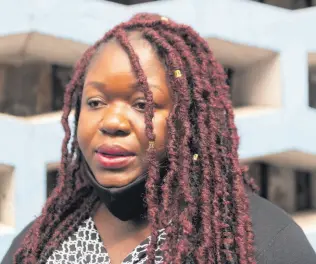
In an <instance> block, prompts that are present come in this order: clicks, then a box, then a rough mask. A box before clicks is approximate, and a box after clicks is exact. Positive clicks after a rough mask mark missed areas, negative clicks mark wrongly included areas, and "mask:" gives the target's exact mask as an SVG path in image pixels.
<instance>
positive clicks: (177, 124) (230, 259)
mask: <svg viewBox="0 0 316 264" xmlns="http://www.w3.org/2000/svg"><path fill="white" fill-rule="evenodd" d="M130 32H140V33H141V35H142V38H143V39H145V40H146V41H148V42H149V43H150V44H151V45H152V46H153V47H154V50H155V51H156V52H157V54H158V56H159V57H160V58H161V60H162V62H163V63H164V64H165V68H166V77H167V80H168V83H169V87H170V89H171V90H172V92H173V94H174V95H176V96H174V102H173V103H174V107H173V110H172V112H171V114H170V117H169V118H168V120H167V125H168V136H169V138H168V144H167V154H168V164H169V165H168V166H169V168H168V171H167V174H166V175H165V176H164V177H163V179H161V177H160V175H159V164H158V162H157V160H156V158H155V157H156V153H155V149H154V148H149V149H148V152H147V157H148V160H149V168H148V179H147V183H146V190H147V193H146V200H147V205H148V220H149V223H150V226H151V228H152V233H151V240H150V245H149V247H148V249H147V252H148V263H154V259H155V249H156V247H157V237H158V230H159V229H160V228H164V229H165V232H166V240H165V241H164V242H162V243H163V244H162V249H163V251H164V253H165V263H199V264H202V263H203V264H205V263H208V264H209V263H214V264H215V263H216V264H237V263H238V264H254V263H255V258H254V236H253V231H252V225H251V219H250V216H249V201H248V197H247V193H246V188H247V187H250V189H252V190H254V189H255V187H254V184H253V182H252V181H251V180H250V178H248V176H247V174H246V168H244V167H241V165H240V164H239V161H238V153H237V148H238V144H239V139H238V136H237V130H236V126H235V124H234V115H233V109H232V104H231V102H230V101H229V94H228V93H229V89H228V88H229V87H228V86H227V84H226V75H225V73H224V70H223V68H222V67H221V66H220V65H219V63H218V62H217V61H216V60H215V58H214V55H213V53H212V52H211V50H210V48H209V46H208V44H207V42H206V41H205V40H203V39H202V38H201V37H200V36H199V35H198V34H197V33H196V32H195V31H194V30H193V29H192V28H191V27H189V26H185V25H180V24H177V23H175V22H173V21H171V20H170V19H166V18H163V19H162V18H161V17H160V16H158V15H152V14H139V15H136V16H134V17H133V18H132V19H131V20H130V21H128V22H126V23H122V24H120V25H118V26H116V27H115V28H114V29H112V30H111V31H109V32H108V33H106V34H105V35H104V37H103V38H102V39H100V40H99V41H98V42H97V43H96V44H95V45H94V46H92V47H90V48H89V49H88V50H87V51H86V52H85V54H84V55H83V57H82V58H81V60H80V61H79V62H78V64H77V65H76V67H75V72H74V75H73V78H72V80H71V81H70V83H69V84H68V85H67V87H66V90H65V96H64V107H63V115H62V125H63V128H64V130H65V137H64V140H63V145H62V159H61V166H60V170H59V181H58V184H57V187H56V188H55V189H54V191H53V193H52V195H51V196H50V197H49V199H48V200H47V202H46V204H45V207H44V209H43V211H42V214H41V215H40V216H39V217H38V218H37V219H36V221H35V222H34V224H33V225H32V227H31V229H30V230H29V232H28V234H27V236H26V237H25V239H24V242H23V244H22V246H21V248H20V249H19V250H18V251H17V252H16V254H15V263H35V262H36V263H45V261H46V260H47V259H48V257H49V256H50V255H51V254H52V252H53V251H54V250H55V249H57V248H58V247H59V246H60V244H61V243H62V242H63V241H64V240H65V239H66V238H67V237H68V236H69V235H70V234H71V233H73V232H74V231H75V230H77V229H78V227H79V225H80V223H81V222H82V221H84V220H85V219H86V218H88V217H89V216H90V214H91V208H94V207H95V206H96V203H97V201H98V198H97V197H96V196H95V194H94V192H93V190H92V187H91V186H90V185H89V184H88V183H87V182H86V180H85V178H84V175H82V173H81V172H80V163H81V158H82V155H81V153H80V149H79V146H78V142H77V139H76V130H77V124H78V119H79V114H80V101H81V94H82V89H83V83H84V77H85V73H86V71H87V68H88V66H89V63H90V61H91V59H92V58H93V56H95V55H96V54H97V53H96V52H97V51H98V50H99V49H100V47H101V45H103V44H105V43H106V42H107V41H109V40H111V39H115V40H116V41H117V42H118V43H119V44H120V45H121V46H122V47H123V49H124V50H125V52H126V53H127V54H128V56H129V58H130V62H131V65H132V68H133V71H134V74H135V76H136V78H137V81H138V84H139V87H140V88H141V89H142V91H143V93H144V95H145V98H146V100H147V102H148V103H147V104H146V111H145V124H146V135H147V137H148V140H149V141H154V140H155V135H154V133H153V124H152V118H153V116H154V111H153V97H152V93H151V91H150V89H149V87H148V83H147V78H146V76H145V74H144V71H143V69H142V68H141V65H140V63H139V59H138V56H137V54H136V53H135V52H134V50H133V48H132V45H131V44H130V42H129V34H130ZM96 56H97V55H96ZM176 71H177V73H178V74H176V75H175V72H176ZM72 102H74V106H75V122H74V123H75V127H74V135H73V137H72V136H71V134H72V133H71V129H70V126H69V120H68V118H69V114H70V112H71V109H72V106H73V105H72ZM71 140H72V141H71ZM69 144H70V146H71V148H70V151H69ZM179 149H181V151H179ZM196 154H197V156H198V159H197V160H196V159H192V157H193V155H196ZM158 212H159V214H158Z"/></svg>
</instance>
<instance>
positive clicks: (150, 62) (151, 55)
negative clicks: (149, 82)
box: [86, 36, 165, 79]
mask: <svg viewBox="0 0 316 264" xmlns="http://www.w3.org/2000/svg"><path fill="white" fill-rule="evenodd" d="M129 41H130V44H131V45H132V47H133V49H134V51H135V53H136V54H137V56H138V58H139V62H140V65H141V67H142V69H143V71H144V72H145V74H146V76H147V78H161V73H163V74H165V71H164V66H163V64H162V62H161V60H160V58H159V57H158V55H157V53H156V52H155V51H154V49H153V48H152V46H151V44H150V43H148V41H147V40H144V39H141V38H139V37H137V36H133V37H132V38H131V39H129ZM109 74H131V75H134V70H133V68H132V65H131V60H130V57H129V54H127V52H126V51H125V50H124V49H123V47H122V46H121V45H120V43H119V42H118V41H117V40H115V39H113V40H111V41H109V42H107V43H105V44H103V45H102V46H101V47H100V48H99V50H98V51H97V53H96V55H95V56H94V58H93V59H92V61H91V64H90V66H89V68H88V70H87V73H86V79H90V78H91V77H95V75H101V76H102V75H104V77H106V76H107V75H109Z"/></svg>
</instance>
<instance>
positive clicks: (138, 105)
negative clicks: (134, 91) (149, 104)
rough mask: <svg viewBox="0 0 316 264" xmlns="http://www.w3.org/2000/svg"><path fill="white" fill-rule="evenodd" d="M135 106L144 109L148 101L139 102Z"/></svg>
mask: <svg viewBox="0 0 316 264" xmlns="http://www.w3.org/2000/svg"><path fill="white" fill-rule="evenodd" d="M134 106H135V108H137V110H141V111H144V110H145V108H146V102H138V103H136V104H135V105H134Z"/></svg>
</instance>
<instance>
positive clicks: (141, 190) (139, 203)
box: [83, 161, 147, 221]
mask: <svg viewBox="0 0 316 264" xmlns="http://www.w3.org/2000/svg"><path fill="white" fill-rule="evenodd" d="M83 168H84V170H83V171H84V173H85V174H86V176H87V177H88V179H89V181H90V183H91V184H92V186H93V187H94V189H95V191H96V193H97V195H98V197H99V198H100V201H101V202H103V203H104V204H105V205H106V207H107V208H108V209H109V211H110V212H111V213H112V214H113V215H114V216H115V217H117V218H118V219H120V220H122V221H128V220H131V219H136V218H140V217H141V215H142V214H144V213H145V212H146V209H147V206H146V202H145V183H146V177H147V175H146V174H144V175H141V176H139V177H138V178H137V179H136V180H135V181H133V182H131V183H129V184H127V185H125V186H123V187H104V186H102V185H101V184H99V183H98V182H97V180H96V179H95V177H94V175H93V173H92V171H91V169H90V167H89V166H88V164H87V163H86V162H85V161H84V162H83Z"/></svg>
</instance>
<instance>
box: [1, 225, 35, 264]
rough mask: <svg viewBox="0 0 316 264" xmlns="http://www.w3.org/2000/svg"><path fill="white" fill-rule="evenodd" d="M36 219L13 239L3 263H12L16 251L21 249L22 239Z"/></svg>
mask: <svg viewBox="0 0 316 264" xmlns="http://www.w3.org/2000/svg"><path fill="white" fill-rule="evenodd" d="M33 223H34V221H32V222H30V223H29V224H28V225H27V226H25V227H24V229H23V230H22V231H21V232H20V233H19V234H18V235H17V236H16V237H15V238H14V239H13V241H12V243H11V246H10V247H9V249H8V251H7V253H6V255H5V256H4V258H3V260H2V261H1V264H12V263H13V256H14V254H15V252H16V251H17V250H18V249H19V247H20V245H21V244H22V241H23V239H24V237H25V235H26V234H27V232H28V230H29V229H30V228H31V226H32V224H33Z"/></svg>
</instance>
